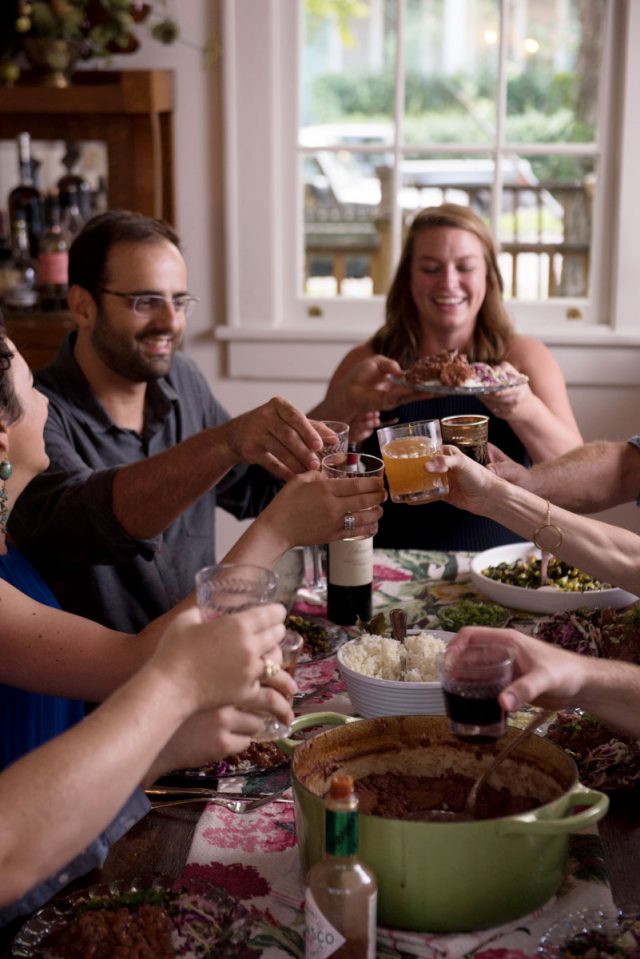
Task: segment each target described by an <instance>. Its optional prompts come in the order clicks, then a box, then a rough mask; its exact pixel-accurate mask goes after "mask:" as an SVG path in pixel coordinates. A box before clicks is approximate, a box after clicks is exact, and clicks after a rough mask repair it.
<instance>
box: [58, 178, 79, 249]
mask: <svg viewBox="0 0 640 959" xmlns="http://www.w3.org/2000/svg"><path fill="white" fill-rule="evenodd" d="M61 209H62V221H61V222H62V229H63V232H64V234H65V239H66V241H67V243H68V244H69V246H71V244H72V243H73V241H74V240H75V238H76V237H77V235H78V233H79V232H80V230H81V229H82V227H83V226H84V224H85V218H84V217H83V215H82V212H81V210H80V207H79V205H78V191H77V190H76V188H75V187H74V186H70V187H69V188H68V190H67V205H66V206H63V205H62V204H61Z"/></svg>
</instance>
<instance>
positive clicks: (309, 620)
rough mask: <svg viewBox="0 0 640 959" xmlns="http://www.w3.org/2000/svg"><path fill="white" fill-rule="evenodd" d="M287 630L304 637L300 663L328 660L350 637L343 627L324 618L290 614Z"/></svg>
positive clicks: (287, 619)
mask: <svg viewBox="0 0 640 959" xmlns="http://www.w3.org/2000/svg"><path fill="white" fill-rule="evenodd" d="M285 626H286V627H287V629H293V630H294V631H295V632H296V633H300V635H301V636H302V639H303V642H304V645H303V647H302V652H301V653H300V655H299V656H298V663H312V662H315V661H316V660H319V659H327V658H328V657H329V656H333V654H334V653H336V652H337V651H338V649H339V648H340V647H341V646H342V644H343V643H345V642H346V641H347V640H348V638H349V636H348V634H347V632H346V630H345V629H343V628H342V626H336V625H335V623H332V622H331V621H330V620H328V619H325V618H324V617H322V616H308V615H307V614H306V613H305V615H304V616H298V615H297V614H295V613H290V614H289V616H287V618H286V620H285Z"/></svg>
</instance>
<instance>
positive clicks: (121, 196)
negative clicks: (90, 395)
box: [0, 70, 175, 369]
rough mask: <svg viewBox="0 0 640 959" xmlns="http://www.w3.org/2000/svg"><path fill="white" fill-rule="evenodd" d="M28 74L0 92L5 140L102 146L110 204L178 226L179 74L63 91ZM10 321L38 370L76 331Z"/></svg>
mask: <svg viewBox="0 0 640 959" xmlns="http://www.w3.org/2000/svg"><path fill="white" fill-rule="evenodd" d="M23 76H24V77H25V82H24V83H23V82H22V79H21V82H20V84H19V85H18V86H15V87H12V88H8V87H3V88H0V139H3V140H6V139H12V138H13V137H15V136H16V135H17V134H18V133H20V131H21V130H28V131H29V132H30V133H31V136H32V137H33V139H36V140H68V141H82V140H101V141H102V142H103V143H105V144H106V149H107V161H108V173H107V179H108V198H109V199H108V203H109V206H110V207H111V208H113V209H117V208H119V209H126V210H136V211H137V212H138V213H144V214H145V215H147V216H157V217H160V218H162V219H163V220H167V221H168V222H169V223H172V224H173V223H175V195H174V145H173V110H174V77H173V72H172V71H170V70H123V71H117V72H115V71H114V72H111V71H104V72H102V71H100V72H93V71H91V72H90V71H79V72H78V73H76V74H75V75H74V77H73V83H72V84H71V85H70V86H68V87H65V88H63V89H56V88H51V87H43V86H41V85H36V84H35V83H30V82H28V80H29V77H28V75H23ZM61 172H62V171H61ZM6 320H7V325H8V329H9V335H10V336H11V338H12V339H13V340H14V342H15V343H16V346H18V347H19V348H20V350H21V352H23V354H24V355H25V358H26V359H27V361H28V362H29V365H30V366H32V368H34V369H37V368H38V367H40V366H43V365H45V364H46V363H48V362H49V361H50V359H51V358H52V357H53V355H54V354H55V352H56V350H57V347H58V344H59V342H60V340H61V339H62V337H63V335H64V333H65V332H66V331H67V330H68V329H70V328H71V327H72V325H73V324H72V321H71V318H70V316H69V315H68V314H60V315H58V314H51V313H34V314H26V315H13V316H8V317H6Z"/></svg>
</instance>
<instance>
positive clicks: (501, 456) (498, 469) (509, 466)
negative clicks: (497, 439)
mask: <svg viewBox="0 0 640 959" xmlns="http://www.w3.org/2000/svg"><path fill="white" fill-rule="evenodd" d="M487 454H488V460H489V462H488V463H487V468H488V469H490V470H491V472H492V473H495V475H496V476H499V477H500V478H501V479H504V480H507V482H508V483H513V484H514V485H515V486H521V487H522V488H523V489H531V484H530V482H529V470H528V469H527V468H526V466H522V465H521V464H520V463H516V462H515V460H512V459H510V458H509V457H508V456H507V454H506V453H503V452H502V450H501V449H498V447H497V446H494V445H493V444H492V443H489V445H488V446H487Z"/></svg>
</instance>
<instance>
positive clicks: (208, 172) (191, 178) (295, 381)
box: [113, 0, 640, 553]
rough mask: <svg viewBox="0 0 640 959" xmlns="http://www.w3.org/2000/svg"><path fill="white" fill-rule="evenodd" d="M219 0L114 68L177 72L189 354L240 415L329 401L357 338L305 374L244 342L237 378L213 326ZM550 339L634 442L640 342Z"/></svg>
mask: <svg viewBox="0 0 640 959" xmlns="http://www.w3.org/2000/svg"><path fill="white" fill-rule="evenodd" d="M256 2H258V0H256ZM219 6H220V5H219V2H218V0H180V2H179V3H178V2H177V0H176V2H175V3H174V4H173V10H174V12H179V20H180V24H181V30H182V40H183V42H181V43H178V44H175V45H173V46H170V47H163V46H160V45H159V44H157V43H155V42H154V41H152V40H150V39H149V38H148V37H146V36H145V35H144V33H143V34H142V36H143V46H142V49H141V50H140V51H139V52H138V53H136V54H135V55H133V56H127V57H117V58H115V62H114V64H113V66H114V67H116V68H120V69H135V68H139V69H142V68H168V69H173V70H175V72H176V93H177V104H176V193H177V224H176V225H177V227H178V230H179V232H180V234H181V236H182V238H183V241H184V247H185V253H186V258H187V262H188V265H189V272H190V288H191V289H192V290H193V292H194V293H195V294H196V295H197V296H199V297H200V300H201V303H200V306H199V308H198V311H197V313H196V316H195V317H194V318H193V319H192V320H190V329H189V334H188V337H187V340H186V343H185V349H186V351H187V353H188V354H189V355H191V356H192V357H193V358H194V359H195V360H196V362H197V363H198V364H199V365H200V367H201V368H202V370H203V372H204V373H205V375H206V376H207V378H208V380H209V382H210V383H211V385H212V388H213V389H214V391H215V393H216V396H217V397H218V398H219V399H220V401H221V402H222V403H223V404H224V405H225V406H226V407H227V409H228V410H229V411H230V412H231V413H238V412H241V411H243V410H246V409H249V408H251V407H253V406H257V405H259V404H260V403H262V402H264V401H265V400H267V399H268V398H269V397H271V396H273V395H276V394H281V395H284V396H287V397H288V398H289V399H291V400H292V401H293V402H294V403H296V404H297V405H298V406H300V407H301V408H302V409H309V408H310V407H311V406H312V405H313V404H314V403H315V402H316V401H317V400H319V399H320V398H321V396H322V394H323V384H324V383H325V382H326V378H327V376H328V375H329V373H330V372H331V369H332V367H333V365H334V363H335V361H337V359H338V358H339V357H340V356H341V355H342V354H343V353H344V352H346V350H347V349H348V348H349V344H348V343H344V342H343V343H336V344H334V345H333V348H328V349H326V348H325V349H322V350H320V351H319V350H318V349H317V348H316V345H315V344H313V343H309V344H308V345H307V346H306V347H303V350H304V354H305V360H306V362H305V363H304V364H303V365H304V366H305V367H306V373H305V375H306V379H300V375H301V374H300V369H301V367H300V363H299V362H298V359H299V357H300V352H299V351H300V345H297V346H296V345H294V344H287V343H284V342H283V343H282V344H280V345H276V348H277V349H280V350H282V351H283V353H284V354H285V355H288V354H289V353H291V355H292V361H291V363H290V365H289V366H288V368H289V369H291V370H296V371H297V374H298V378H294V377H293V376H292V378H291V379H281V380H278V379H276V380H274V379H270V378H267V377H266V376H265V375H264V373H261V371H263V370H264V369H265V368H266V366H267V365H268V364H265V357H266V356H267V354H268V353H269V352H270V351H271V350H272V349H273V348H274V344H273V343H270V344H268V346H267V344H263V345H260V344H253V345H251V344H244V351H245V354H244V356H245V366H248V367H249V370H250V371H255V372H252V373H251V375H250V376H244V377H242V378H234V379H231V378H229V377H228V376H227V375H226V374H225V370H226V365H227V364H226V361H227V357H226V350H227V346H226V345H225V344H224V343H222V342H219V341H216V340H215V339H214V336H213V332H212V328H213V326H214V325H215V324H222V323H223V322H224V316H225V297H224V241H223V183H224V180H223V170H222V140H221V129H222V124H221V105H220V104H221V88H220V82H221V81H220V62H219V61H218V62H217V63H216V64H214V66H212V67H209V68H208V69H206V70H205V69H203V67H202V65H201V63H200V56H199V53H198V50H197V48H198V47H199V46H201V45H202V43H203V38H205V37H207V36H210V35H213V36H214V37H217V38H218V40H219V38H220V36H221V31H220V23H219V16H220V10H219ZM221 55H222V56H224V51H223V50H221ZM247 282H251V277H247ZM550 345H551V346H552V348H553V349H554V350H555V352H556V355H557V356H558V359H559V360H560V362H561V365H562V367H563V369H564V371H565V375H566V376H567V380H568V382H569V388H570V395H571V400H572V403H573V405H574V409H575V411H576V415H577V417H578V421H579V425H580V428H581V430H582V431H583V434H584V437H585V439H587V440H589V439H594V438H600V437H607V438H610V439H625V438H626V437H627V436H629V435H630V434H632V433H638V432H640V377H638V376H637V375H636V371H637V370H638V369H640V362H639V361H640V356H638V353H639V350H638V347H637V346H628V347H627V348H624V349H616V350H613V349H607V348H603V347H602V346H601V345H599V344H598V343H597V342H594V343H593V344H592V345H586V346H580V347H575V346H573V347H569V346H566V345H565V346H563V345H562V344H561V343H558V344H553V343H552V344H550ZM247 361H248V362H247ZM639 492H640V490H639ZM613 516H614V517H615V521H617V522H619V523H621V524H622V523H624V524H625V525H629V526H630V527H631V528H633V529H635V530H636V531H637V532H640V510H638V509H637V508H636V507H634V506H627V507H624V508H622V509H621V510H618V511H615V513H614V514H613ZM238 529H239V524H237V523H236V521H235V520H234V519H233V518H232V517H227V516H226V514H221V517H220V523H219V530H218V550H219V552H220V553H222V552H224V549H225V548H226V547H227V545H229V543H230V542H232V541H233V539H234V538H235V536H236V535H237V533H238Z"/></svg>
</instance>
